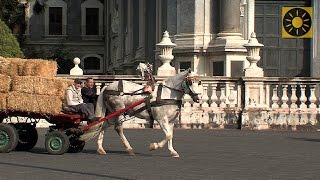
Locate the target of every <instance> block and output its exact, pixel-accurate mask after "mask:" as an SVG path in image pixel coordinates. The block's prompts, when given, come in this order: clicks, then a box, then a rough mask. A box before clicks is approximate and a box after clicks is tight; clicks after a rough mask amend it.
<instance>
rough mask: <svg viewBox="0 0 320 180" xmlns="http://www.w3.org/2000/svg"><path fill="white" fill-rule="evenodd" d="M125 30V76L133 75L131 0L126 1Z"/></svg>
mask: <svg viewBox="0 0 320 180" xmlns="http://www.w3.org/2000/svg"><path fill="white" fill-rule="evenodd" d="M127 2H128V4H127V29H126V32H125V33H126V36H125V55H124V56H125V57H124V64H123V66H124V70H125V74H132V73H133V71H132V70H133V69H132V67H133V64H132V59H133V57H132V50H133V4H132V2H133V1H132V0H128V1H127Z"/></svg>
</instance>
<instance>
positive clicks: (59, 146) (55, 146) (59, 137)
mask: <svg viewBox="0 0 320 180" xmlns="http://www.w3.org/2000/svg"><path fill="white" fill-rule="evenodd" d="M69 145H70V142H69V138H68V136H67V135H66V134H64V133H63V132H60V131H52V132H49V133H47V134H46V140H45V147H46V149H47V151H48V153H49V154H54V155H60V154H64V153H65V152H67V150H68V148H69Z"/></svg>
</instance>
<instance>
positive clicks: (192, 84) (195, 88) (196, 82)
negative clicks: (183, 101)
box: [181, 69, 202, 103]
mask: <svg viewBox="0 0 320 180" xmlns="http://www.w3.org/2000/svg"><path fill="white" fill-rule="evenodd" d="M188 71H189V72H188V74H187V76H186V77H185V79H184V81H183V82H182V84H181V86H182V89H183V91H184V92H185V93H186V94H189V95H190V96H191V98H192V100H193V101H194V102H197V103H198V102H199V101H200V97H201V94H202V92H201V88H200V85H201V80H200V78H199V76H198V75H197V74H196V73H194V72H191V70H190V69H189V70H188Z"/></svg>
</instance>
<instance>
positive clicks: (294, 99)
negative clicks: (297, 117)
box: [290, 85, 298, 109]
mask: <svg viewBox="0 0 320 180" xmlns="http://www.w3.org/2000/svg"><path fill="white" fill-rule="evenodd" d="M291 92H292V95H291V98H290V99H291V105H290V108H291V109H296V108H298V105H297V100H298V97H297V95H296V92H297V85H291Z"/></svg>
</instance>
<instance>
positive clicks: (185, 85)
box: [162, 76, 201, 96]
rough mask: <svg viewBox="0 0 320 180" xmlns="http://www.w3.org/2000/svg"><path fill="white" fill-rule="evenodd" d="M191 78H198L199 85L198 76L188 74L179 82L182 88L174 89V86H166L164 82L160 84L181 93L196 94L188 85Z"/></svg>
mask: <svg viewBox="0 0 320 180" xmlns="http://www.w3.org/2000/svg"><path fill="white" fill-rule="evenodd" d="M193 80H199V85H201V81H200V79H199V77H194V76H193V77H189V76H187V77H185V78H184V79H183V81H182V82H181V87H182V90H179V89H176V87H174V88H173V87H170V86H167V85H165V84H162V86H163V87H166V88H168V89H171V90H175V91H177V92H180V93H183V94H189V95H191V96H196V95H198V93H195V92H194V91H192V89H191V88H190V86H191V85H192V81H193Z"/></svg>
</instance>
